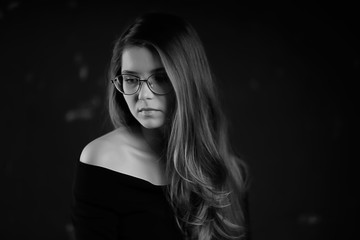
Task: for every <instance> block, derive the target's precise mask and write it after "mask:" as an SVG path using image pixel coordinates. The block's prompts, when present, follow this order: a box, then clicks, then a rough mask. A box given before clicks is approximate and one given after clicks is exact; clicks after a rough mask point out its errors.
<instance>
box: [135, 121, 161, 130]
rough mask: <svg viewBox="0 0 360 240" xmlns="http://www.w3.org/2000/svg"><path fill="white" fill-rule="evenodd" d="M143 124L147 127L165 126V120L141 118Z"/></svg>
mask: <svg viewBox="0 0 360 240" xmlns="http://www.w3.org/2000/svg"><path fill="white" fill-rule="evenodd" d="M139 122H140V124H141V126H143V127H144V128H147V129H157V128H161V127H163V126H164V121H159V120H145V121H144V120H140V121H139Z"/></svg>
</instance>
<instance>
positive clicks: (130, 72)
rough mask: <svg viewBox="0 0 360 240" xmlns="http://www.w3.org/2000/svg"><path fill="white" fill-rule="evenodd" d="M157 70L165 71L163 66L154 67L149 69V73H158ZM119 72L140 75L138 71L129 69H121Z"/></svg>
mask: <svg viewBox="0 0 360 240" xmlns="http://www.w3.org/2000/svg"><path fill="white" fill-rule="evenodd" d="M159 72H165V68H163V67H160V68H155V69H153V70H151V71H150V74H154V73H159ZM121 73H122V74H133V75H140V74H139V72H136V71H131V70H122V71H121Z"/></svg>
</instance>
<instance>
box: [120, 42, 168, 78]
mask: <svg viewBox="0 0 360 240" xmlns="http://www.w3.org/2000/svg"><path fill="white" fill-rule="evenodd" d="M161 67H163V64H162V62H161V59H160V57H159V55H158V54H157V53H156V52H154V51H150V50H149V49H148V48H146V47H136V46H131V47H127V48H125V49H124V51H123V54H122V59H121V69H122V70H123V71H124V70H127V71H133V72H137V73H139V74H144V73H149V72H151V71H152V70H154V69H158V68H161Z"/></svg>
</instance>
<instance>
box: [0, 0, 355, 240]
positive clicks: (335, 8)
mask: <svg viewBox="0 0 360 240" xmlns="http://www.w3.org/2000/svg"><path fill="white" fill-rule="evenodd" d="M100 2H101V3H100ZM119 2H120V1H119ZM150 9H163V10H167V11H170V12H173V13H177V14H180V15H182V16H184V17H186V18H187V19H188V20H189V21H190V22H192V23H193V25H194V26H195V27H196V28H197V30H198V31H199V34H200V36H201V38H202V40H203V42H204V44H205V47H206V50H207V53H208V56H209V60H210V63H211V65H212V67H213V70H214V72H215V74H216V76H217V78H218V84H219V88H220V94H221V99H222V104H223V107H224V109H225V112H226V114H227V115H228V117H229V121H230V133H231V138H232V140H233V144H234V148H235V149H236V151H237V152H238V153H240V154H241V155H242V157H243V158H244V160H245V161H246V163H247V164H248V165H249V168H250V172H251V179H252V181H251V190H250V216H251V232H252V239H254V240H263V239H276V240H297V239H347V238H349V237H350V236H354V235H352V234H353V232H354V231H355V230H354V229H356V228H357V226H358V225H357V223H356V222H355V221H354V220H352V218H351V217H352V216H354V215H355V210H356V209H357V205H358V202H357V201H356V200H355V193H356V191H357V190H356V188H355V187H354V186H355V181H354V180H355V174H356V172H357V169H356V168H355V167H356V165H355V162H356V159H355V157H351V155H350V140H349V139H350V138H349V133H350V132H351V131H352V129H351V128H350V120H351V119H352V116H353V113H354V112H355V111H356V112H358V108H355V104H354V101H355V97H354V96H355V94H354V92H355V91H354V90H356V89H355V80H356V81H358V80H359V69H360V57H359V46H358V41H359V39H358V38H357V36H356V33H357V32H358V29H359V25H358V16H357V15H356V14H357V13H356V11H355V7H354V6H351V5H346V4H345V3H344V4H343V5H326V6H325V5H320V4H319V5H314V4H309V5H307V4H304V3H303V4H299V5H295V4H292V5H282V4H277V5H276V4H275V5H268V6H261V5H254V6H250V5H244V4H242V5H241V4H240V5H235V4H233V3H231V4H230V2H227V1H220V2H213V3H210V1H208V2H206V1H169V2H159V1H146V2H144V1H143V2H138V1H127V3H122V4H119V3H117V4H115V3H107V4H105V2H104V1H99V3H92V4H89V3H86V2H85V1H84V2H82V1H63V2H61V1H58V2H56V4H54V2H51V1H43V2H40V1H38V2H37V3H33V4H30V3H27V2H26V1H7V2H2V5H1V8H0V34H1V35H0V36H1V37H0V64H1V65H0V69H1V70H0V79H1V95H2V99H3V100H2V109H1V112H2V114H1V116H2V117H1V118H2V122H3V121H4V123H3V124H1V126H2V128H3V130H2V138H3V141H2V142H3V143H2V146H3V147H4V149H3V151H2V153H1V162H0V191H1V198H0V239H38V240H40V239H54V240H65V239H71V225H70V219H69V214H70V203H71V184H72V180H73V173H74V166H75V163H76V161H78V158H79V155H80V152H81V150H82V148H83V147H84V146H85V145H86V144H87V143H88V142H89V141H91V140H92V139H94V138H96V137H98V136H100V135H101V134H103V133H105V132H106V131H108V130H109V126H108V122H106V120H105V119H106V110H105V107H104V105H105V99H104V96H105V92H104V85H105V81H106V78H105V76H106V71H107V66H108V62H109V59H110V57H111V48H112V44H113V41H114V40H115V38H116V37H117V36H118V35H119V34H120V32H121V30H122V29H123V27H124V26H125V24H126V23H127V22H128V20H129V17H133V16H134V14H136V13H140V12H142V11H146V10H150ZM351 170H354V171H351ZM357 235H358V234H357Z"/></svg>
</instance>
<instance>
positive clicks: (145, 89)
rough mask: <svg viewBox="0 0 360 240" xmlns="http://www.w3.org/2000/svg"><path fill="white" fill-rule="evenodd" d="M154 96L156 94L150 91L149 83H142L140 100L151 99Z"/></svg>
mask: <svg viewBox="0 0 360 240" xmlns="http://www.w3.org/2000/svg"><path fill="white" fill-rule="evenodd" d="M153 96H154V93H153V92H152V91H151V90H150V88H149V86H148V85H147V82H141V84H140V90H139V96H138V98H139V100H140V99H150V98H152V97H153Z"/></svg>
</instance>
